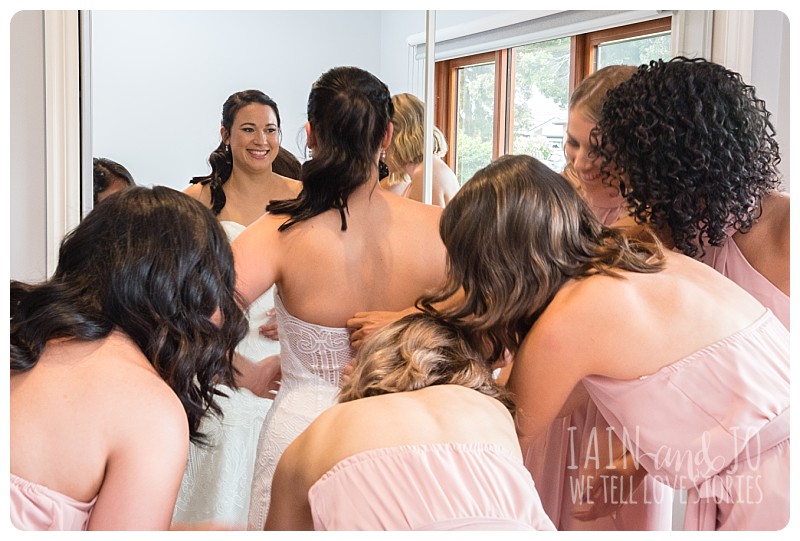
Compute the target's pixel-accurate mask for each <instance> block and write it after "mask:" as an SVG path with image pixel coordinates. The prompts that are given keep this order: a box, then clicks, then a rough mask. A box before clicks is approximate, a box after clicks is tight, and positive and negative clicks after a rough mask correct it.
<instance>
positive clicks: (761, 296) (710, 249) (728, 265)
mask: <svg viewBox="0 0 800 541" xmlns="http://www.w3.org/2000/svg"><path fill="white" fill-rule="evenodd" d="M705 251H706V253H705V255H703V256H702V257H699V258H698V259H699V260H700V261H702V262H703V263H705V264H706V265H708V266H710V267H712V268H713V269H715V270H717V271H718V272H719V273H721V274H722V275H723V276H727V277H728V278H730V279H731V280H733V281H734V282H736V283H737V284H739V286H740V287H741V288H742V289H744V290H745V291H747V292H748V293H750V294H751V295H752V296H753V297H755V298H756V299H758V301H759V302H760V303H761V304H763V305H764V306H766V307H767V308H769V309H770V310H772V313H773V314H775V316H776V317H777V318H778V319H779V320H780V321H781V323H783V325H784V326H785V327H786V328H787V329H788V328H789V297H788V296H787V295H786V294H785V293H784V292H783V291H781V290H780V289H778V288H777V287H775V286H774V285H772V282H770V281H769V280H767V279H766V278H764V276H763V275H762V274H760V273H759V272H758V271H757V270H756V269H754V268H753V267H752V265H750V263H749V262H748V261H747V260H746V259H745V258H744V255H742V252H741V251H740V250H739V247H738V246H737V245H736V242H735V241H734V240H733V238H731V237H728V240H727V242H725V244H723V245H722V246H706V247H705Z"/></svg>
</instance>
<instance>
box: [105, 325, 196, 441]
mask: <svg viewBox="0 0 800 541" xmlns="http://www.w3.org/2000/svg"><path fill="white" fill-rule="evenodd" d="M98 354H101V355H103V356H104V357H105V358H107V359H108V361H109V362H98V363H97V366H98V367H105V368H101V369H102V370H105V371H106V373H105V374H102V376H103V379H104V382H105V383H106V385H104V386H105V387H107V388H109V391H111V392H113V394H114V397H115V398H114V401H113V402H115V403H117V404H119V405H122V406H123V407H122V408H121V409H123V410H124V409H125V404H126V403H127V405H128V406H133V405H135V406H136V408H135V411H137V412H138V413H140V414H142V416H143V417H148V418H150V420H151V421H152V420H153V419H157V420H158V423H156V424H159V423H167V422H169V423H170V424H173V428H174V425H175V424H179V423H180V424H185V423H186V414H185V412H184V409H183V405H182V404H181V401H180V399H179V398H178V396H177V395H176V394H175V392H174V391H173V390H172V388H170V386H169V385H168V384H167V382H166V381H164V379H163V378H162V377H161V376H160V375H159V374H158V373H157V372H156V370H155V368H153V366H152V364H151V363H150V361H149V360H148V359H147V357H145V355H144V353H142V351H141V350H140V349H139V348H138V347H137V346H136V345H135V344H134V343H133V341H131V340H130V339H129V338H127V337H126V336H125V335H124V334H122V333H118V332H114V333H112V334H111V335H109V337H108V338H107V340H106V344H104V345H103V348H102V349H101V350H99V351H98ZM110 361H114V362H110ZM128 411H131V410H128Z"/></svg>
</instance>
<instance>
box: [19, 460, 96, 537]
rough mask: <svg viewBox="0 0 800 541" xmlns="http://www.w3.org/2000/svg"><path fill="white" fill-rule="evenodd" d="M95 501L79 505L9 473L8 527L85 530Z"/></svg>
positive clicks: (72, 500)
mask: <svg viewBox="0 0 800 541" xmlns="http://www.w3.org/2000/svg"><path fill="white" fill-rule="evenodd" d="M96 502H97V497H95V498H94V499H92V501H90V502H79V501H77V500H75V499H73V498H70V497H69V496H65V495H64V494H61V493H60V492H56V491H55V490H52V489H49V488H47V487H45V486H42V485H37V484H36V483H31V482H30V481H26V480H25V479H22V478H21V477H18V476H16V475H14V474H13V473H12V474H11V524H13V525H14V527H15V528H17V529H19V530H58V531H67V530H85V529H86V527H87V526H88V524H89V517H90V516H91V514H92V509H93V508H94V504H95V503H96Z"/></svg>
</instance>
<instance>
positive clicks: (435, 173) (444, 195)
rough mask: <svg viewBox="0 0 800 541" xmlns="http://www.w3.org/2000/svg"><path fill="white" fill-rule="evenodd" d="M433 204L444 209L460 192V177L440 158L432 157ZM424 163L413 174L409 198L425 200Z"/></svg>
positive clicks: (418, 165)
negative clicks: (423, 187) (423, 190)
mask: <svg viewBox="0 0 800 541" xmlns="http://www.w3.org/2000/svg"><path fill="white" fill-rule="evenodd" d="M431 160H432V163H431V204H432V205H436V206H439V207H444V206H445V205H447V203H449V202H450V200H451V199H452V198H453V197H455V195H456V193H457V192H458V189H459V185H458V177H456V175H455V173H453V170H452V169H450V167H449V166H448V165H447V164H446V163H445V162H444V160H442V159H441V158H440V157H438V156H431ZM424 165H425V164H424V163H419V164H417V166H416V167H415V168H414V171H413V172H412V173H411V188H410V189H409V192H408V197H409V198H410V199H413V200H415V201H422V200H423V193H422V181H423V178H424V176H425V168H424Z"/></svg>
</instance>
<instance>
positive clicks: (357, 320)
mask: <svg viewBox="0 0 800 541" xmlns="http://www.w3.org/2000/svg"><path fill="white" fill-rule="evenodd" d="M416 311H417V309H416V308H407V309H405V310H400V311H399V312H381V311H373V312H358V313H357V314H356V315H354V316H353V317H351V318H350V319H348V320H347V330H348V331H350V345H351V346H353V348H355V349H358V348H359V347H361V344H363V343H364V341H365V340H366V339H367V338H369V337H370V336H372V335H373V334H374V333H375V331H377V330H379V329H382V328H383V327H385V326H386V325H388V324H390V323H392V322H394V321H397V320H398V319H400V318H402V317H403V316H406V315H408V314H413V313H414V312H416Z"/></svg>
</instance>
